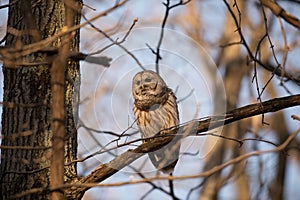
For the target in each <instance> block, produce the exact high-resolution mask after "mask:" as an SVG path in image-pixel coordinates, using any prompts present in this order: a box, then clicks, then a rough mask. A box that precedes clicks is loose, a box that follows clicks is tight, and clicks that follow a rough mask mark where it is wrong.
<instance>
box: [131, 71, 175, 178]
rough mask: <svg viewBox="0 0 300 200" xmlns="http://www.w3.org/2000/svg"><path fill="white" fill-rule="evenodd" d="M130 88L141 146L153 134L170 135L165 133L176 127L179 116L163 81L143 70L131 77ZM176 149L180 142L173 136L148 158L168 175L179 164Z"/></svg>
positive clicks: (152, 73)
mask: <svg viewBox="0 0 300 200" xmlns="http://www.w3.org/2000/svg"><path fill="white" fill-rule="evenodd" d="M149 77H150V78H149ZM132 88H133V96H134V99H135V102H134V105H133V111H134V115H135V118H136V121H137V125H138V127H139V130H140V133H141V137H142V138H144V140H143V142H146V141H149V140H150V139H149V137H153V136H155V135H156V134H170V133H171V131H170V130H165V129H168V128H170V127H174V126H177V125H178V124H179V114H178V108H177V103H176V96H175V95H174V93H173V92H172V90H171V89H170V88H168V87H167V85H166V84H165V82H164V81H163V79H162V78H161V77H160V76H159V75H158V74H156V73H155V72H153V71H150V70H146V71H143V72H140V73H138V74H137V75H136V76H135V77H134V79H133V87H132ZM172 134H174V132H172ZM179 149H180V140H179V139H176V137H175V136H174V138H173V140H172V141H171V142H170V143H168V144H167V145H165V146H163V147H162V148H160V149H158V150H156V151H154V152H150V153H148V155H149V158H150V160H151V162H152V163H153V165H154V166H155V167H156V168H157V169H158V170H161V171H162V172H164V173H171V172H173V170H174V167H175V165H176V163H177V161H178V157H179Z"/></svg>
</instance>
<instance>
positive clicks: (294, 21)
mask: <svg viewBox="0 0 300 200" xmlns="http://www.w3.org/2000/svg"><path fill="white" fill-rule="evenodd" d="M261 3H262V4H263V5H264V6H266V7H268V8H269V9H270V10H271V11H272V12H273V14H274V15H276V16H278V17H281V18H282V19H284V20H285V21H286V22H288V23H289V24H291V25H293V26H294V27H296V28H300V20H299V19H298V18H297V17H295V16H294V15H291V14H290V13H288V12H286V11H285V10H284V9H283V8H282V7H281V6H280V5H278V4H277V3H276V1H272V0H261Z"/></svg>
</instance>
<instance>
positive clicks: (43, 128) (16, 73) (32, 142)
mask: <svg viewBox="0 0 300 200" xmlns="http://www.w3.org/2000/svg"><path fill="white" fill-rule="evenodd" d="M25 8H26V9H28V8H29V9H30V10H31V12H30V10H26V9H25ZM24 11H26V12H24ZM30 18H31V20H30ZM73 20H74V23H75V24H78V23H79V21H80V19H79V15H77V16H75V17H74V19H73ZM64 25H65V13H64V3H63V2H61V1H46V0H42V1H17V3H15V4H12V6H11V7H10V8H9V17H8V24H7V27H8V30H9V28H11V27H12V28H14V29H16V30H19V31H21V33H22V34H21V35H13V34H10V33H8V36H7V40H6V46H10V47H13V46H14V47H16V48H20V49H22V45H27V44H31V43H33V42H35V41H38V40H40V39H45V38H47V37H50V36H52V35H54V34H56V33H57V32H58V31H59V30H60V29H61V28H62V27H63V26H64ZM27 33H30V34H27ZM31 33H33V34H31ZM70 43H71V45H70V50H76V51H78V47H79V32H78V31H77V32H76V34H75V36H74V38H72V39H71V41H70ZM60 45H61V39H60V38H57V40H56V41H55V42H53V43H52V44H51V45H50V46H51V47H59V46H60ZM40 56H41V55H40V54H31V55H28V57H30V58H36V59H38V58H39V57H40ZM3 73H4V99H3V101H4V102H12V103H14V105H13V106H5V104H4V106H3V114H2V145H3V146H22V147H23V146H26V147H35V149H30V148H29V149H24V148H23V149H16V148H14V149H9V148H7V149H6V148H5V149H2V150H1V166H0V180H1V181H0V182H1V189H0V196H1V197H2V199H8V198H9V197H11V196H12V195H15V194H18V193H21V192H24V191H26V190H28V189H32V188H40V187H47V186H49V177H50V169H49V165H50V158H51V148H48V149H46V150H45V148H44V147H51V136H52V132H51V126H50V125H51V109H50V108H51V97H52V93H51V84H50V79H51V76H50V65H49V66H48V65H39V66H33V67H22V66H19V67H18V68H16V69H10V68H5V67H3ZM65 74H66V77H67V81H65V108H66V118H65V127H66V135H65V162H70V161H72V160H74V159H75V158H76V149H77V131H76V128H75V123H74V115H73V113H76V111H77V108H76V107H77V106H78V104H77V103H78V97H79V95H78V92H79V90H78V87H79V82H78V80H79V64H78V62H71V61H69V62H68V66H67V70H66V71H65ZM10 105H12V104H10ZM36 147H41V148H36ZM76 174H77V173H76V164H75V163H74V164H72V165H69V166H66V167H65V177H64V179H65V181H71V180H74V179H75V178H77V175H76ZM48 198H49V194H48V193H46V192H43V193H36V194H30V195H27V196H25V197H24V198H23V199H48Z"/></svg>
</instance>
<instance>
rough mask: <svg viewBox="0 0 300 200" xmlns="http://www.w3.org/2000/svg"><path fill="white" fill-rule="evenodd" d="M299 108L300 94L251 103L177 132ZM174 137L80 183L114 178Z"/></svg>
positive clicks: (74, 193)
mask: <svg viewBox="0 0 300 200" xmlns="http://www.w3.org/2000/svg"><path fill="white" fill-rule="evenodd" d="M298 105H300V94H298V95H293V96H288V97H281V98H275V99H271V100H269V101H265V102H262V103H256V104H251V105H247V106H244V107H241V108H237V109H234V110H232V111H229V112H228V113H226V114H225V115H223V116H215V117H207V118H206V119H205V120H195V121H193V122H189V123H186V124H184V125H181V126H180V127H177V129H179V128H180V129H182V130H183V132H184V133H185V130H190V126H191V125H193V124H194V123H195V122H196V123H197V133H200V132H205V131H208V130H211V129H214V128H218V127H221V126H223V125H226V124H230V123H232V122H235V121H238V120H241V119H245V118H248V117H252V116H256V115H260V114H263V113H268V112H276V111H279V110H282V109H284V108H289V107H294V106H298ZM192 134H195V133H194V132H193V133H190V134H189V135H187V136H190V135H192ZM172 138H173V137H170V136H169V137H157V138H154V139H153V140H151V141H150V142H145V143H143V144H141V145H140V146H138V147H137V148H135V149H133V150H128V151H126V152H124V153H122V154H121V155H119V156H118V157H116V158H114V159H113V160H111V161H110V162H108V163H105V164H101V165H100V166H98V167H97V168H96V169H95V170H94V171H93V172H92V173H91V174H89V175H88V176H86V177H84V178H82V179H81V180H80V181H79V183H97V182H101V181H103V180H105V179H107V178H108V177H110V176H112V175H113V174H115V173H117V172H118V171H119V170H121V169H122V168H124V167H126V166H127V165H129V164H130V163H132V162H133V161H135V160H136V159H138V158H140V157H141V156H142V155H144V154H145V153H147V152H151V151H154V150H156V149H159V148H161V147H162V146H164V145H166V144H167V143H168V142H170V141H171V140H172ZM88 189H89V188H87V187H78V188H71V189H69V190H68V191H66V194H67V195H68V196H69V197H71V198H73V199H78V198H79V197H80V196H82V195H83V194H84V192H85V191H86V190H88Z"/></svg>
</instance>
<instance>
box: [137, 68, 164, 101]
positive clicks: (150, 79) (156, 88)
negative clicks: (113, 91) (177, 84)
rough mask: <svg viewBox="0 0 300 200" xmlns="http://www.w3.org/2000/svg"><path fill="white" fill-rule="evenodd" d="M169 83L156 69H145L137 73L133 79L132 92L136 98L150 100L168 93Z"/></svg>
mask: <svg viewBox="0 0 300 200" xmlns="http://www.w3.org/2000/svg"><path fill="white" fill-rule="evenodd" d="M167 89H168V88H167V85H166V83H165V82H164V80H163V79H162V78H161V77H160V76H159V75H158V74H157V73H155V72H154V71H151V70H145V71H142V72H139V73H137V74H136V75H135V76H134V77H133V81H132V94H133V97H134V99H135V100H140V101H142V100H144V101H145V100H149V98H150V99H151V98H153V97H161V96H163V95H164V94H166V91H167Z"/></svg>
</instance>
